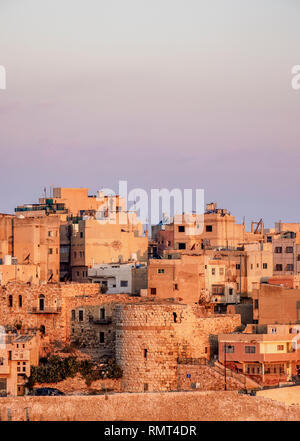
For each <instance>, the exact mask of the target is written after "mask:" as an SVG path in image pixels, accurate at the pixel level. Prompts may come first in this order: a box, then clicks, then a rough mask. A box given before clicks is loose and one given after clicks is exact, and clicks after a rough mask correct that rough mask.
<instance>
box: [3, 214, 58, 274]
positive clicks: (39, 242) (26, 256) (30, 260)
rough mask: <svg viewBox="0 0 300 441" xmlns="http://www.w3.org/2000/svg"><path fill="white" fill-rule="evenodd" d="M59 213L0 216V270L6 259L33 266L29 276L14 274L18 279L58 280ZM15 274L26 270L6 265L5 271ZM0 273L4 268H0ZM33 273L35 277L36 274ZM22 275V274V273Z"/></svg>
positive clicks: (28, 270) (26, 271) (27, 271)
mask: <svg viewBox="0 0 300 441" xmlns="http://www.w3.org/2000/svg"><path fill="white" fill-rule="evenodd" d="M59 225H60V220H59V216H41V217H40V216H36V217H24V216H23V215H18V216H2V217H1V218H0V236H1V238H0V247H1V257H0V269H1V265H4V264H5V263H7V261H8V260H9V261H10V263H14V264H18V265H34V266H36V268H35V270H34V269H32V274H31V275H32V276H33V277H32V279H30V276H29V277H28V279H25V278H22V277H19V278H18V277H17V279H18V280H24V281H28V282H31V281H36V279H39V280H42V281H45V282H47V281H58V280H59V261H60V258H59V248H60V242H59ZM14 271H16V272H17V273H16V275H18V272H19V275H21V273H22V272H23V273H24V274H26V273H29V272H30V268H29V267H28V269H27V270H25V268H24V269H21V268H20V267H19V268H16V267H14V268H13V269H11V268H7V269H6V272H7V273H9V274H11V275H12V273H13V272H14ZM0 272H2V274H3V275H4V268H3V269H2V271H0ZM36 276H37V277H36ZM25 277H26V276H25Z"/></svg>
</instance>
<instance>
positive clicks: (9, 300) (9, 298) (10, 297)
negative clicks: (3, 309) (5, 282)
mask: <svg viewBox="0 0 300 441" xmlns="http://www.w3.org/2000/svg"><path fill="white" fill-rule="evenodd" d="M8 306H9V307H10V308H12V306H13V296H12V295H9V296H8Z"/></svg>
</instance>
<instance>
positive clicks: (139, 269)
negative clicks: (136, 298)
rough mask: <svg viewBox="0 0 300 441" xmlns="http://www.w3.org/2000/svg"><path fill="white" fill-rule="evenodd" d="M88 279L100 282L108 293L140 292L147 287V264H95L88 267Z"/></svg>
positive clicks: (92, 281)
mask: <svg viewBox="0 0 300 441" xmlns="http://www.w3.org/2000/svg"><path fill="white" fill-rule="evenodd" d="M88 280H89V282H91V283H99V284H100V285H101V287H102V288H105V289H104V290H105V292H106V293H107V294H139V293H140V290H141V289H146V288H147V282H148V274H147V265H146V264H140V263H136V262H134V263H111V264H98V265H94V266H93V267H92V268H89V269H88Z"/></svg>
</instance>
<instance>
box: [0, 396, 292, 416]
mask: <svg viewBox="0 0 300 441" xmlns="http://www.w3.org/2000/svg"><path fill="white" fill-rule="evenodd" d="M8 416H9V417H8ZM26 417H27V418H28V419H29V420H30V421H298V420H299V419H300V406H287V405H285V404H282V403H278V402H276V401H272V400H270V399H266V398H261V397H251V396H249V395H240V394H238V393H237V392H224V391H222V392H170V393H162V392H161V393H147V394H136V393H130V394H127V393H122V394H118V393H117V394H111V395H98V396H62V397H14V398H0V419H1V420H8V419H11V420H12V421H24V420H25V419H26Z"/></svg>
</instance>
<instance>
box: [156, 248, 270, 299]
mask: <svg viewBox="0 0 300 441" xmlns="http://www.w3.org/2000/svg"><path fill="white" fill-rule="evenodd" d="M164 256H165V257H166V256H168V258H164V259H150V261H149V265H148V294H149V295H150V296H151V295H155V296H157V298H172V297H181V298H183V299H184V301H185V302H187V303H189V304H193V303H197V302H198V301H199V299H202V300H204V299H206V301H209V300H210V301H211V302H213V303H225V304H230V303H238V302H239V301H240V299H241V297H251V295H252V292H253V289H255V288H256V287H257V284H259V283H260V282H261V281H263V280H267V278H268V277H270V276H272V274H273V254H272V245H271V244H268V243H253V244H251V243H249V244H245V245H244V246H243V247H241V248H240V250H228V249H222V250H210V249H208V250H206V249H205V250H202V251H200V252H199V253H196V252H194V253H192V252H187V253H177V252H166V253H165V254H164Z"/></svg>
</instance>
